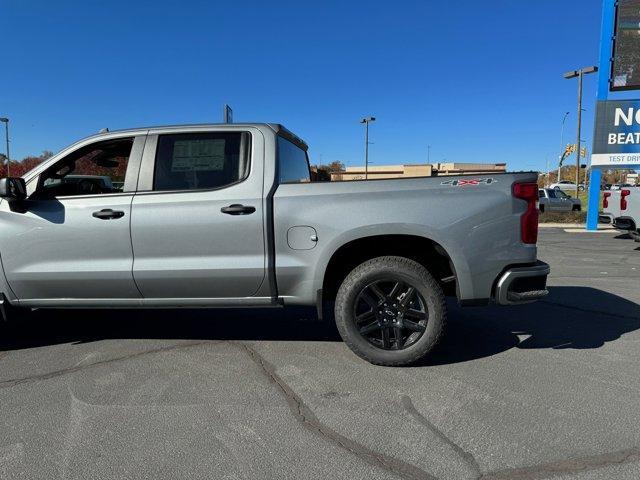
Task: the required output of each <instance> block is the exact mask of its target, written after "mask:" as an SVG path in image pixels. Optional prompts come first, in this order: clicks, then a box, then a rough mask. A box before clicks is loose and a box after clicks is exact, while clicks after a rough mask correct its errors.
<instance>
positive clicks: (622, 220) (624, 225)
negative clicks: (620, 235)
mask: <svg viewBox="0 0 640 480" xmlns="http://www.w3.org/2000/svg"><path fill="white" fill-rule="evenodd" d="M613 228H615V229H617V230H635V229H636V224H635V222H634V221H633V219H632V218H629V217H616V218H614V219H613Z"/></svg>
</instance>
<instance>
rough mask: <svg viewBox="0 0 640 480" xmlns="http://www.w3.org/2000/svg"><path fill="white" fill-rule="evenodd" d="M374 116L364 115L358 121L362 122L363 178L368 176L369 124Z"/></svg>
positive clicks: (374, 118)
mask: <svg viewBox="0 0 640 480" xmlns="http://www.w3.org/2000/svg"><path fill="white" fill-rule="evenodd" d="M375 121H376V117H364V118H363V119H362V120H360V123H364V179H365V180H367V179H368V178H369V124H370V123H371V122H375Z"/></svg>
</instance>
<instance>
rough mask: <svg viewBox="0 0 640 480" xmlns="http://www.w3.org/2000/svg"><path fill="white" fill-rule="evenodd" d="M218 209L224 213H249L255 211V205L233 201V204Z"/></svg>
mask: <svg viewBox="0 0 640 480" xmlns="http://www.w3.org/2000/svg"><path fill="white" fill-rule="evenodd" d="M220 211H221V212H222V213H226V214H227V215H250V214H252V213H253V212H255V211H256V207H252V206H250V205H240V204H239V203H234V204H233V205H229V206H228V207H222V208H221V209H220Z"/></svg>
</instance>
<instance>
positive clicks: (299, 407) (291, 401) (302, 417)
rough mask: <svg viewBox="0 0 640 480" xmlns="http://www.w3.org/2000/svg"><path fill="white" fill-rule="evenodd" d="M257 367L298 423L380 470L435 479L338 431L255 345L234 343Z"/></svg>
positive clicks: (415, 478)
mask: <svg viewBox="0 0 640 480" xmlns="http://www.w3.org/2000/svg"><path fill="white" fill-rule="evenodd" d="M237 345H239V346H240V347H241V348H242V349H243V350H244V351H245V352H246V353H247V354H248V356H249V357H250V358H251V360H253V362H254V363H256V364H257V365H258V367H260V369H261V371H262V373H263V374H264V376H265V377H267V379H268V380H269V381H270V382H271V383H273V384H274V385H275V386H276V387H277V388H278V390H279V391H280V393H281V394H282V395H283V396H284V398H285V399H286V401H287V405H288V406H289V409H290V410H291V413H292V414H293V416H294V417H295V419H296V420H297V421H298V422H299V423H301V424H302V426H303V427H304V428H306V429H308V430H310V431H312V432H314V433H316V434H319V435H320V436H321V437H323V438H324V439H325V440H327V441H328V442H330V443H332V444H334V445H337V446H338V447H340V448H342V449H344V450H346V451H348V452H349V453H351V454H353V455H355V456H357V457H358V458H360V459H362V460H364V461H366V462H367V463H369V464H372V465H375V466H377V467H380V468H383V469H384V470H386V471H388V472H390V473H393V474H395V475H397V476H398V477H400V478H404V479H409V480H437V478H436V477H434V476H433V475H430V474H429V473H427V472H425V471H424V470H422V469H420V468H418V467H416V466H415V465H412V464H410V463H407V462H404V461H402V460H399V459H397V458H394V457H390V456H388V455H385V454H384V453H381V452H376V451H374V450H372V449H370V448H368V447H366V446H365V445H362V444H360V443H358V442H356V441H354V440H351V439H350V438H347V437H345V436H344V435H341V434H340V433H338V432H336V431H335V430H333V429H331V428H330V427H328V426H327V425H325V424H323V423H321V422H320V420H318V418H317V417H316V416H315V414H314V413H313V412H312V411H311V409H310V408H309V407H308V406H307V405H306V404H305V403H304V402H303V401H302V399H301V398H300V397H299V396H298V395H297V394H296V393H295V392H294V391H293V389H292V388H291V387H290V386H289V385H288V384H287V383H286V382H285V381H284V380H283V379H282V378H281V377H280V376H279V375H278V374H277V373H276V371H275V368H274V367H273V366H272V365H271V364H270V363H269V362H267V361H266V360H265V359H264V358H263V357H262V356H261V355H260V354H259V353H258V352H257V351H256V350H255V349H253V348H252V347H250V346H249V345H247V344H245V343H241V342H239V343H237Z"/></svg>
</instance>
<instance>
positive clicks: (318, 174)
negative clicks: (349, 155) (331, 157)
mask: <svg viewBox="0 0 640 480" xmlns="http://www.w3.org/2000/svg"><path fill="white" fill-rule="evenodd" d="M344 168H345V167H344V163H342V162H341V161H339V160H335V161H333V162H331V163H329V164H328V165H314V167H313V168H312V171H315V178H314V180H316V181H318V182H328V181H330V180H331V174H332V173H338V172H344Z"/></svg>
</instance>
